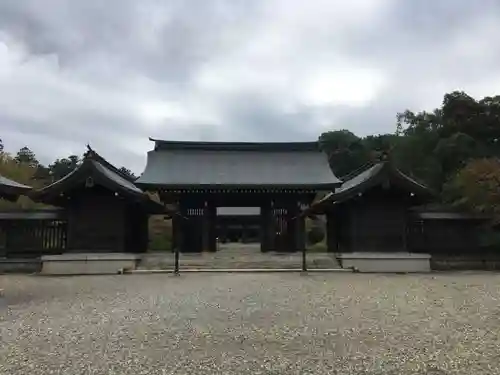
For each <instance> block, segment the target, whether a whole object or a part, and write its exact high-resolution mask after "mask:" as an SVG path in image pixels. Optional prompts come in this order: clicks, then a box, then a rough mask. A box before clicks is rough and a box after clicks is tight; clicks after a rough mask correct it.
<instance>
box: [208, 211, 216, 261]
mask: <svg viewBox="0 0 500 375" xmlns="http://www.w3.org/2000/svg"><path fill="white" fill-rule="evenodd" d="M206 209H207V211H208V233H209V235H208V238H209V244H208V251H210V252H215V251H217V207H215V205H213V204H212V203H210V204H209V205H208V207H207V208H206Z"/></svg>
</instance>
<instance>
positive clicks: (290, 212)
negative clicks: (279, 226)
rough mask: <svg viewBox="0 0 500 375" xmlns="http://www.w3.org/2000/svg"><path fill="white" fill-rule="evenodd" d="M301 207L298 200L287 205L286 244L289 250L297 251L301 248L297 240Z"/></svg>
mask: <svg viewBox="0 0 500 375" xmlns="http://www.w3.org/2000/svg"><path fill="white" fill-rule="evenodd" d="M298 215H299V208H298V206H297V202H292V203H288V204H287V205H286V244H287V249H286V250H287V251H289V252H295V251H297V250H298V249H299V247H298V241H297V233H298V221H297V219H298Z"/></svg>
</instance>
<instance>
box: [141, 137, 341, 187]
mask: <svg viewBox="0 0 500 375" xmlns="http://www.w3.org/2000/svg"><path fill="white" fill-rule="evenodd" d="M154 141H155V149H154V151H150V152H148V161H147V164H146V168H145V170H144V172H143V173H142V175H141V176H140V177H139V178H138V179H137V180H136V183H137V184H138V185H140V186H145V187H160V188H174V189H189V188H251V189H259V188H273V189H280V188H283V189H311V190H322V189H323V190H331V189H333V188H335V187H336V186H338V185H339V184H340V180H339V179H338V178H337V177H335V175H334V174H333V173H332V171H331V169H330V166H329V164H328V159H327V156H326V155H325V154H323V153H322V152H321V151H320V149H319V146H318V142H291V143H285V142H282V143H278V142H272V143H245V142H239V143H235V142H176V141H160V140H154Z"/></svg>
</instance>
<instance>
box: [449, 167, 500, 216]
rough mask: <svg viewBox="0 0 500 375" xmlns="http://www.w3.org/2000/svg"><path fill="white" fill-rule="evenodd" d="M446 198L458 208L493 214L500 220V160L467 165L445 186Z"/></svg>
mask: <svg viewBox="0 0 500 375" xmlns="http://www.w3.org/2000/svg"><path fill="white" fill-rule="evenodd" d="M445 191H446V193H447V194H446V196H447V197H448V199H449V200H450V201H452V202H453V203H454V204H456V205H457V206H460V207H463V208H467V209H471V210H475V211H478V212H482V213H486V214H491V215H493V216H494V217H495V219H496V220H497V221H499V220H500V159H498V158H483V159H475V160H472V161H470V162H469V163H467V165H466V166H465V167H464V168H462V169H460V170H459V172H458V173H457V174H456V175H455V176H454V177H453V178H452V179H450V181H449V182H448V183H447V184H446V185H445Z"/></svg>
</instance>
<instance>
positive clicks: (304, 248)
mask: <svg viewBox="0 0 500 375" xmlns="http://www.w3.org/2000/svg"><path fill="white" fill-rule="evenodd" d="M306 271H307V260H306V247H305V245H303V246H302V272H306Z"/></svg>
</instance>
